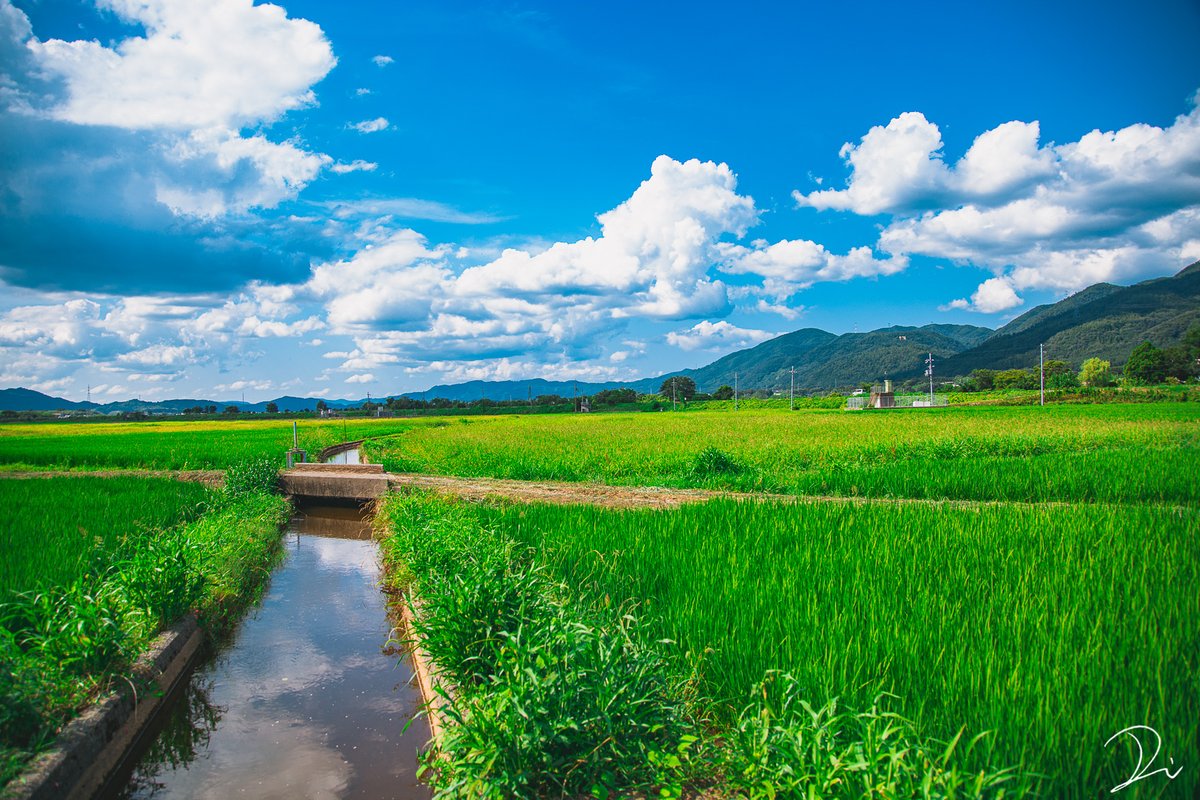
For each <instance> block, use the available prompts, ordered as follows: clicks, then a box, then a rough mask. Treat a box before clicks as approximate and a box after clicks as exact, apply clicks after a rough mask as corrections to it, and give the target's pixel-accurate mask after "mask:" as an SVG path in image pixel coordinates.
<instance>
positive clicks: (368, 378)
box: [346, 372, 376, 383]
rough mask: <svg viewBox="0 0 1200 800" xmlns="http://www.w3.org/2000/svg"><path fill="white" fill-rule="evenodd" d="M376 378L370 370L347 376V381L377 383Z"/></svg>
mask: <svg viewBox="0 0 1200 800" xmlns="http://www.w3.org/2000/svg"><path fill="white" fill-rule="evenodd" d="M375 381H376V378H375V376H374V375H373V374H371V373H370V372H364V373H362V374H361V375H351V376H350V377H349V378H346V383H375Z"/></svg>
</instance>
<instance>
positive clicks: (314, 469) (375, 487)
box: [279, 464, 388, 500]
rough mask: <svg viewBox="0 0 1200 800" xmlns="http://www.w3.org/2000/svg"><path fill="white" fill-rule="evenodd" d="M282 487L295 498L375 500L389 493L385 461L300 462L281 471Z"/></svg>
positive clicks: (280, 482) (280, 483)
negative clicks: (352, 462)
mask: <svg viewBox="0 0 1200 800" xmlns="http://www.w3.org/2000/svg"><path fill="white" fill-rule="evenodd" d="M279 488H280V489H281V490H283V493H284V494H289V495H292V496H294V497H318V498H324V499H330V500H333V499H339V500H374V499H375V498H377V497H382V496H383V495H385V494H387V490H388V476H387V473H386V472H384V471H383V466H382V465H381V464H297V465H296V466H295V467H293V468H292V469H289V470H285V471H283V472H281V473H279Z"/></svg>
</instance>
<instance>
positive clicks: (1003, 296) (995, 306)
mask: <svg viewBox="0 0 1200 800" xmlns="http://www.w3.org/2000/svg"><path fill="white" fill-rule="evenodd" d="M1023 302H1025V301H1024V300H1022V299H1021V298H1020V297H1018V296H1017V293H1016V291H1015V290H1014V289H1013V286H1012V282H1011V281H1009V280H1008V279H1007V278H989V279H987V280H986V281H984V282H983V283H981V284H979V288H978V289H976V290H975V293H974V294H972V295H971V299H970V300H965V299H959V300H951V301H950V302H949V303H948V304H946V305H945V306H942V307H941V308H940V310H942V311H946V310H948V309H952V308H955V309H962V310H966V311H979V312H982V313H984V314H995V313H996V312H998V311H1007V310H1008V309H1010V308H1015V307H1016V306H1019V305H1021V304H1022V303H1023Z"/></svg>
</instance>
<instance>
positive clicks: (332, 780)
mask: <svg viewBox="0 0 1200 800" xmlns="http://www.w3.org/2000/svg"><path fill="white" fill-rule="evenodd" d="M354 454H355V455H357V451H354ZM284 541H285V545H284V546H285V548H286V551H287V553H286V556H285V558H284V560H283V563H282V564H281V565H280V566H279V567H278V568H277V569H276V571H275V573H274V574H273V575H272V577H271V582H270V586H269V587H268V589H267V591H266V594H265V595H264V597H263V600H262V603H261V605H260V606H259V607H258V608H257V609H256V610H255V611H253V612H252V613H251V614H250V615H249V616H248V617H247V618H246V619H245V620H244V621H243V622H242V624H241V625H240V626H239V627H238V629H237V630H236V632H235V633H234V635H233V637H232V638H231V640H230V641H229V642H226V643H224V644H222V645H221V646H220V647H218V648H217V652H216V653H215V654H214V655H212V656H210V657H209V658H208V659H207V660H206V661H205V662H203V663H202V664H201V665H200V666H199V667H198V668H197V669H196V671H195V673H194V674H193V676H192V680H191V682H190V684H189V685H188V687H187V688H186V689H185V690H184V696H183V697H182V698H181V699H180V700H179V701H178V702H176V703H175V704H174V706H173V709H172V711H171V712H170V713H169V715H168V718H167V719H166V720H165V722H164V724H163V728H162V730H161V732H160V733H159V734H158V736H157V738H155V740H154V741H153V742H152V743H151V744H150V745H149V748H148V750H147V751H146V752H145V754H144V755H143V756H142V758H141V760H140V761H139V763H138V764H137V765H136V767H134V768H133V771H132V775H130V776H129V780H128V781H127V782H125V783H124V784H123V785H122V786H120V787H118V788H116V789H115V790H114V791H112V792H110V793H109V795H108V796H109V797H116V798H123V799H125V798H129V799H132V798H156V799H157V798H164V799H165V798H185V797H186V798H229V797H238V798H252V799H255V800H267V799H268V798H289V800H290V799H292V798H404V799H408V798H428V797H429V796H430V792H429V790H428V788H427V787H425V786H423V785H421V784H420V783H419V782H418V781H417V780H416V769H417V753H418V750H419V749H420V748H421V747H423V746H424V745H425V743H426V742H427V741H428V738H429V728H428V724H427V723H426V722H425V720H424V719H423V718H421V719H417V720H415V721H413V722H412V723H411V725H409V722H410V720H412V719H413V715H414V714H415V713H416V712H417V710H418V707H419V706H420V702H421V700H420V694H419V692H418V691H417V690H416V688H415V687H414V685H413V683H412V680H411V678H412V672H411V665H410V662H409V660H408V659H407V658H404V657H403V654H401V653H397V652H395V651H393V650H392V649H390V648H389V647H388V646H387V643H388V641H389V636H390V632H391V622H390V621H389V618H388V614H387V608H386V603H385V598H384V595H383V594H382V592H380V590H379V586H378V582H379V565H378V551H377V547H376V545H375V543H374V542H373V541H372V540H371V529H370V523H369V520H368V519H367V518H366V516H365V514H364V512H362V511H361V510H360V509H358V508H356V507H350V508H342V507H333V506H309V507H307V508H305V507H300V508H298V509H297V514H296V516H295V517H294V518H293V520H292V522H291V524H290V525H289V527H288V529H287V533H286V538H285V540H284ZM406 725H408V727H407V729H406Z"/></svg>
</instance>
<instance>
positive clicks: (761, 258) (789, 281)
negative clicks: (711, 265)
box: [720, 239, 908, 301]
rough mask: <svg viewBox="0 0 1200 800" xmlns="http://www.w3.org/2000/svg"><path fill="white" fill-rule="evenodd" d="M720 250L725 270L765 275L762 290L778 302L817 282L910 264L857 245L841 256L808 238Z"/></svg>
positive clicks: (870, 274)
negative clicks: (880, 255)
mask: <svg viewBox="0 0 1200 800" xmlns="http://www.w3.org/2000/svg"><path fill="white" fill-rule="evenodd" d="M721 253H722V256H723V259H724V260H723V262H722V264H721V267H720V268H721V270H722V271H723V272H727V273H731V274H752V275H759V276H762V277H763V278H764V281H763V286H762V293H763V294H766V295H768V296H770V297H773V298H775V299H776V301H782V300H785V299H787V298H788V297H791V296H792V295H794V294H796V293H797V292H799V291H801V290H802V289H806V288H808V287H809V286H812V285H813V284H814V283H817V282H825V281H847V280H851V279H853V278H873V277H878V276H881V275H894V274H896V273H898V272H901V271H903V270H904V269H905V268H906V267H907V266H908V259H907V258H906V257H905V256H903V255H900V256H892V257H890V258H885V259H878V258H876V257H875V255H874V253H873V252H872V251H871V248H869V247H856V248H853V249H852V250H850V251H849V252H848V253H846V254H845V255H840V254H837V253H831V252H829V251H828V250H827V249H825V246H824V245H821V244H818V243H816V242H811V241H807V240H787V239H784V240H782V241H779V242H775V243H773V244H769V243H767V242H765V241H756V242H754V243H752V245H751V246H750V247H744V246H742V245H739V244H725V245H722V247H721Z"/></svg>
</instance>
